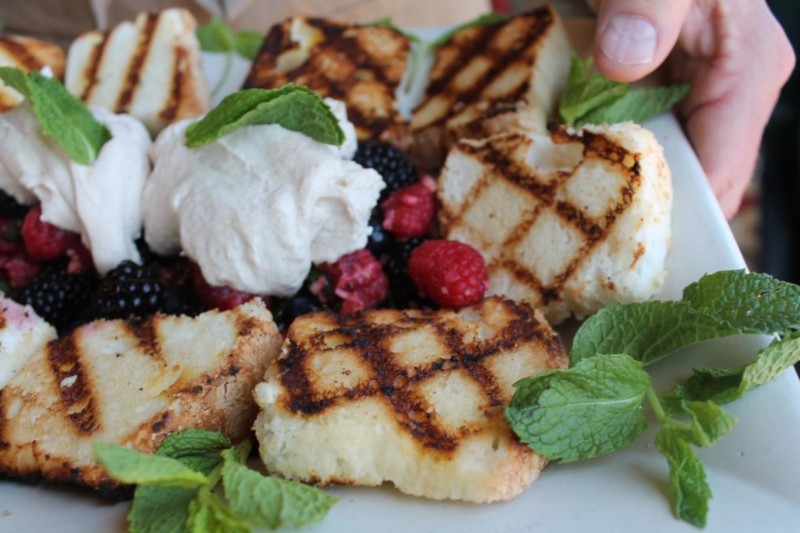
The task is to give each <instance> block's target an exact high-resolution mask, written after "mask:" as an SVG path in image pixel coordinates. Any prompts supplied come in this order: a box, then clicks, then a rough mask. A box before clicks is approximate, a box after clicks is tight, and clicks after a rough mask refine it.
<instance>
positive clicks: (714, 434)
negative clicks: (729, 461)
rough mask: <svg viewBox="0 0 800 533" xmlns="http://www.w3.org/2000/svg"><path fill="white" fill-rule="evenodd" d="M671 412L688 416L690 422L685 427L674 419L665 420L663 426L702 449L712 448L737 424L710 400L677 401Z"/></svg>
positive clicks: (732, 417) (733, 417)
mask: <svg viewBox="0 0 800 533" xmlns="http://www.w3.org/2000/svg"><path fill="white" fill-rule="evenodd" d="M671 411H672V413H673V414H676V415H677V414H685V415H688V416H689V419H690V422H689V424H688V425H687V424H683V423H681V422H679V421H677V420H675V419H667V420H665V421H664V424H665V426H670V427H672V428H673V429H674V430H675V431H679V432H680V433H681V434H682V438H683V439H684V440H685V441H687V442H690V443H692V444H694V445H695V446H701V447H703V448H708V447H709V446H712V445H713V444H714V443H715V442H717V440H719V439H720V437H722V436H724V435H726V434H727V433H728V432H730V430H732V429H733V428H734V426H736V423H737V419H736V417H735V416H733V415H730V414H728V413H726V412H725V411H724V410H723V409H722V408H721V407H720V406H719V405H717V404H716V403H714V402H712V401H711V400H708V401H704V402H700V401H686V400H679V401H678V402H677V404H674V405H673V406H672V408H671Z"/></svg>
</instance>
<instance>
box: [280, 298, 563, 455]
mask: <svg viewBox="0 0 800 533" xmlns="http://www.w3.org/2000/svg"><path fill="white" fill-rule="evenodd" d="M500 302H501V304H502V305H503V306H504V311H506V312H507V313H510V314H512V315H513V317H512V318H511V320H509V322H508V324H507V325H506V326H505V327H504V328H502V329H501V330H500V331H498V332H497V333H496V335H495V337H494V338H493V339H485V340H480V339H479V340H475V341H473V342H469V343H467V342H464V340H463V331H461V330H460V329H458V328H457V327H453V326H451V325H449V324H451V323H452V319H453V318H455V315H454V316H445V317H442V316H441V314H438V315H437V313H436V312H433V311H430V312H425V311H419V312H418V313H419V316H409V315H406V314H402V315H399V316H398V320H396V321H393V323H391V324H370V323H369V322H368V316H369V315H368V314H357V315H354V316H352V317H344V316H340V315H336V316H332V315H330V314H327V313H325V312H319V313H316V314H315V315H314V317H313V318H312V319H313V320H314V321H315V322H319V321H320V320H322V319H324V318H327V317H330V318H331V319H332V320H334V321H335V322H336V327H334V328H332V329H329V330H325V331H321V332H317V333H313V334H311V335H309V336H308V337H306V338H302V339H301V340H300V342H298V341H297V340H295V339H294V338H292V332H290V335H289V338H288V339H287V344H288V347H289V348H288V350H287V351H286V353H285V355H284V356H282V357H280V358H279V359H278V365H279V369H280V380H281V383H282V385H283V387H284V388H285V389H286V391H287V393H288V394H287V397H286V398H285V399H284V400H283V405H284V407H285V408H286V409H287V410H290V411H292V412H295V413H300V414H302V415H307V416H312V415H316V414H322V413H323V412H324V411H325V410H326V409H327V408H328V407H332V406H334V405H339V404H340V403H341V402H342V401H356V400H359V399H362V398H366V397H379V398H382V399H384V400H385V401H386V402H387V404H388V405H389V406H391V409H392V410H393V411H394V414H395V419H396V420H397V421H398V423H399V424H400V426H401V427H402V428H404V429H405V431H406V432H408V433H409V434H410V435H412V436H413V437H414V439H415V440H416V441H417V442H419V443H420V444H421V445H422V446H424V447H426V448H428V449H433V450H437V451H440V452H442V453H445V454H447V453H451V452H454V451H455V450H456V449H457V448H458V446H459V445H460V441H459V439H460V438H462V437H463V436H464V435H465V434H467V433H470V432H473V433H474V432H475V431H480V428H477V429H476V428H469V427H468V426H463V427H462V428H460V429H459V430H458V431H457V432H456V434H455V435H450V434H448V433H447V432H446V431H445V430H444V429H443V428H442V427H441V426H440V425H439V424H438V423H437V420H436V415H435V412H434V411H432V410H431V409H429V408H428V407H429V406H428V403H427V400H426V399H425V398H424V397H423V396H421V395H420V394H418V393H416V392H415V391H414V389H415V387H414V386H413V385H415V384H418V383H422V382H424V381H426V380H428V379H430V378H432V377H435V376H436V375H438V374H440V373H442V372H452V371H458V370H463V371H465V372H466V374H467V375H469V376H470V378H471V379H472V380H473V381H474V382H475V383H476V384H477V385H478V386H479V387H480V389H481V390H482V391H483V393H484V395H485V397H486V398H487V399H488V400H489V407H496V406H499V405H503V403H504V401H503V397H502V391H501V390H500V386H499V384H498V383H497V381H496V378H495V376H494V375H493V374H492V372H491V371H490V370H489V369H488V368H487V367H486V366H485V365H484V361H486V360H487V359H488V358H490V357H493V356H495V355H500V354H502V353H505V352H507V351H508V350H511V349H513V348H515V347H516V346H518V345H519V344H521V343H531V342H534V341H537V343H538V344H543V345H544V346H545V347H546V348H547V351H548V354H549V355H550V356H551V358H550V359H552V358H553V357H556V356H557V355H559V354H561V353H562V352H563V348H561V345H560V340H559V337H558V335H557V333H555V332H552V333H549V332H547V331H545V327H544V325H543V324H542V323H541V322H540V321H538V320H537V319H536V317H535V315H534V310H533V308H532V307H531V306H530V305H529V304H527V303H525V302H512V301H510V300H501V301H500ZM433 317H438V318H433ZM419 323H423V324H425V325H427V326H431V327H432V328H433V329H434V330H435V332H436V337H437V339H439V341H440V342H441V344H442V345H443V352H445V353H448V354H451V355H450V356H449V357H441V358H439V359H437V360H435V361H432V362H429V363H427V364H424V365H420V366H417V367H412V368H405V367H400V366H398V365H397V363H395V360H394V357H393V355H392V353H391V351H389V350H388V349H387V348H386V346H387V340H388V339H392V338H394V337H396V336H397V335H398V334H402V333H405V332H408V331H412V330H413V328H414V327H416V326H417V325H418V324H419ZM331 335H342V336H346V337H348V338H349V339H350V341H349V342H345V343H344V344H338V345H337V347H336V348H334V349H340V348H342V347H344V348H348V349H351V350H352V351H353V352H354V353H356V354H357V355H358V356H359V357H360V358H361V360H362V361H364V362H365V363H367V364H368V365H369V368H370V370H371V378H370V379H368V380H367V381H366V382H365V383H360V384H358V385H356V386H355V387H353V388H349V389H347V390H346V391H341V392H339V391H335V392H318V391H315V390H314V388H313V384H312V383H311V381H310V379H309V377H308V374H307V373H306V371H305V366H306V363H307V359H308V357H309V353H311V351H320V350H324V349H325V348H324V347H325V346H326V343H325V338H326V337H327V336H331ZM306 346H308V347H309V348H308V349H306ZM548 364H554V363H553V362H552V361H550V360H548ZM429 411H430V412H429Z"/></svg>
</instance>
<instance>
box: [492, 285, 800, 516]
mask: <svg viewBox="0 0 800 533" xmlns="http://www.w3.org/2000/svg"><path fill="white" fill-rule="evenodd" d="M739 333H761V334H771V335H777V337H776V339H775V340H774V341H773V342H772V343H771V344H770V345H769V346H767V347H766V348H764V349H762V350H760V351H759V352H758V353H757V354H756V357H755V359H754V360H753V361H752V362H750V363H748V364H747V365H745V366H743V367H742V368H739V369H724V368H723V369H712V368H696V369H694V374H693V375H692V377H690V378H689V379H688V380H687V381H686V382H685V383H682V384H679V385H677V386H676V387H675V388H674V389H673V390H672V391H671V392H669V393H667V394H663V395H659V394H658V393H657V392H656V391H655V390H654V388H653V387H652V384H651V383H650V379H649V376H648V375H647V374H646V373H645V372H644V370H643V369H642V367H643V366H644V365H646V364H648V363H650V362H653V361H655V360H657V359H660V358H662V357H664V356H667V355H669V354H670V353H672V352H674V351H676V350H678V349H680V348H682V347H684V346H687V345H689V344H692V343H695V342H698V341H701V340H706V339H712V338H717V337H725V336H730V335H735V334H739ZM570 359H571V364H572V367H571V368H570V369H569V370H562V371H551V372H545V373H542V374H539V375H536V376H533V377H530V378H526V379H524V380H521V381H520V382H518V383H516V384H515V387H516V388H517V390H516V392H515V394H514V396H513V398H512V400H511V403H510V405H509V406H508V408H507V409H506V418H507V420H508V422H509V424H510V425H511V428H512V429H513V431H514V432H515V433H516V434H517V435H518V436H519V438H520V440H521V441H522V442H525V443H527V444H528V445H529V446H530V447H531V448H532V449H533V450H534V451H536V452H537V453H540V454H542V455H543V456H544V457H546V458H548V459H560V460H562V461H574V460H580V459H589V458H592V457H596V456H598V455H601V454H604V453H610V452H613V451H616V450H618V449H622V448H624V447H626V446H628V445H629V444H630V443H632V442H633V441H634V440H635V439H636V438H637V437H638V436H639V435H641V434H642V433H643V432H644V430H645V428H646V419H645V417H644V414H643V411H642V409H643V408H644V405H643V404H644V403H645V399H646V402H647V403H648V404H649V405H650V408H651V410H652V412H653V413H654V415H655V417H656V419H657V421H658V423H659V424H660V426H661V427H660V429H659V431H658V433H657V436H656V448H657V449H658V450H659V451H660V452H661V453H662V454H663V455H664V456H665V457H666V458H667V462H668V464H669V467H670V485H671V488H672V498H673V502H674V509H675V513H676V515H677V516H678V517H679V518H680V519H682V520H685V521H687V522H689V523H691V524H694V525H696V526H698V527H703V526H704V525H705V523H706V518H707V513H708V500H709V499H710V498H711V490H710V488H709V486H708V482H707V480H706V475H705V471H704V469H703V465H702V463H701V462H700V460H699V458H698V456H697V454H696V453H695V451H694V447H709V446H712V445H713V444H714V443H715V442H717V440H718V439H719V438H721V437H722V436H724V435H726V434H727V433H728V432H730V431H731V430H732V429H733V427H734V426H735V424H736V418H735V417H733V416H731V415H730V414H728V413H726V412H725V411H724V410H723V409H722V408H721V407H720V404H723V403H727V402H730V401H733V400H736V399H738V398H740V397H741V396H742V395H743V394H745V393H746V392H747V391H749V390H752V389H754V388H756V387H758V386H760V385H763V384H765V383H767V382H768V381H770V380H771V379H773V378H774V377H776V376H777V375H778V374H780V373H782V372H784V371H785V370H787V369H789V368H791V367H792V366H793V365H794V364H796V363H797V362H799V361H800V287H797V286H795V285H792V284H789V283H786V282H782V281H779V280H776V279H774V278H772V277H770V276H767V275H765V274H750V273H745V272H744V271H725V272H718V273H715V274H711V275H706V276H703V277H702V278H701V279H700V280H699V281H697V282H696V283H692V284H691V285H689V286H688V287H686V289H685V290H684V292H683V297H682V299H681V300H680V301H673V302H644V303H633V304H626V305H615V306H609V307H607V308H606V309H604V310H602V311H600V312H598V313H596V314H595V315H594V316H592V317H591V318H589V319H588V320H586V321H585V322H584V323H583V324H582V325H581V327H580V329H579V330H578V332H577V333H576V335H575V338H574V341H573V347H572V351H571V354H570Z"/></svg>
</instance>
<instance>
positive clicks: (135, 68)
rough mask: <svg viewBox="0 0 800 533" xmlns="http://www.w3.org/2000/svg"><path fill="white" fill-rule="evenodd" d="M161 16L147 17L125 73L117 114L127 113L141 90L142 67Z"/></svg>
mask: <svg viewBox="0 0 800 533" xmlns="http://www.w3.org/2000/svg"><path fill="white" fill-rule="evenodd" d="M160 16H161V15H160V14H159V13H148V15H147V20H146V21H145V24H144V28H143V29H142V31H141V33H140V34H139V40H138V42H137V43H136V48H135V50H134V52H133V56H132V57H131V60H130V63H128V70H127V72H126V73H125V81H124V82H123V85H122V91H121V92H120V94H119V98H117V102H116V104H115V106H114V112H115V113H126V112H127V111H128V109H129V107H130V105H131V102H132V101H133V96H134V94H135V93H136V90H137V89H138V88H139V78H140V77H141V74H142V73H141V70H142V66H143V65H144V62H145V59H146V58H147V54H148V52H149V51H150V44H151V43H152V41H153V35H154V34H155V30H156V26H157V25H158V21H159V18H160Z"/></svg>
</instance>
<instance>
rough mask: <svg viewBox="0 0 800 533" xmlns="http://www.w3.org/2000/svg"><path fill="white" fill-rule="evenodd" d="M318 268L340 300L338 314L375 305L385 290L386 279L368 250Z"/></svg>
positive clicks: (378, 263) (385, 292) (387, 281)
mask: <svg viewBox="0 0 800 533" xmlns="http://www.w3.org/2000/svg"><path fill="white" fill-rule="evenodd" d="M319 269H320V270H321V271H322V272H323V273H324V274H325V275H327V276H328V277H329V278H330V279H331V283H332V284H333V287H334V294H336V296H338V297H339V298H341V299H342V307H341V312H342V313H343V314H350V313H355V312H356V311H361V310H363V309H370V308H372V307H375V306H376V305H378V304H379V303H380V302H381V301H383V299H384V298H386V294H387V293H388V290H389V279H388V278H387V277H386V274H384V273H383V269H382V268H381V264H380V262H378V260H377V259H375V256H374V255H372V253H370V251H369V250H367V249H366V248H365V249H362V250H358V251H356V252H353V253H350V254H347V255H344V256H342V257H340V258H339V259H337V260H336V262H335V263H324V264H322V265H319Z"/></svg>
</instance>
